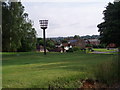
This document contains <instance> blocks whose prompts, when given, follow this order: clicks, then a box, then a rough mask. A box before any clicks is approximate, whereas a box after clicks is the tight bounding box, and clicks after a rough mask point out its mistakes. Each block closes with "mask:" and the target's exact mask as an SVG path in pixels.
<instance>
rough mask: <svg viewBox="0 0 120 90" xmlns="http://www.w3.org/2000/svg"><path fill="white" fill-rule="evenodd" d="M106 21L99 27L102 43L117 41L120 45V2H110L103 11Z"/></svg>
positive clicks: (119, 45)
mask: <svg viewBox="0 0 120 90" xmlns="http://www.w3.org/2000/svg"><path fill="white" fill-rule="evenodd" d="M103 14H104V18H103V19H104V22H102V23H100V24H99V25H98V26H97V27H98V28H99V32H100V40H101V42H102V43H105V44H110V43H115V44H116V45H117V46H118V47H120V2H114V3H109V4H108V6H107V7H106V10H104V11H103Z"/></svg>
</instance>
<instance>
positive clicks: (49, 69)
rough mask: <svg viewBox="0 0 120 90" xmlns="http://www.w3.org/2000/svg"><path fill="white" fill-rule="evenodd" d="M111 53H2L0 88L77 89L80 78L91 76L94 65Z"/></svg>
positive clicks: (105, 59)
mask: <svg viewBox="0 0 120 90" xmlns="http://www.w3.org/2000/svg"><path fill="white" fill-rule="evenodd" d="M112 58H113V55H105V54H85V53H82V52H73V53H62V54H61V53H47V55H46V56H44V55H43V53H39V52H26V53H22V52H18V53H3V58H2V65H3V67H2V70H3V71H2V74H3V78H2V80H3V81H2V83H3V88H48V87H49V86H53V87H61V88H79V87H80V86H81V82H80V80H81V79H86V78H93V79H94V78H95V77H94V74H93V71H94V70H93V69H94V68H96V67H97V64H100V63H103V62H105V61H106V62H109V61H110V60H111V59H112Z"/></svg>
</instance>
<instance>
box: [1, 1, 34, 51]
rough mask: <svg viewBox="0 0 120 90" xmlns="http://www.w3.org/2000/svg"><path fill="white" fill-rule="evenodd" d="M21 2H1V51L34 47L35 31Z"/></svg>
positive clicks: (31, 48)
mask: <svg viewBox="0 0 120 90" xmlns="http://www.w3.org/2000/svg"><path fill="white" fill-rule="evenodd" d="M24 11H25V8H24V6H23V5H22V3H21V2H10V1H7V2H2V51H5V52H6V51H7V52H9V51H31V50H34V49H36V31H35V29H34V28H33V27H32V26H33V22H32V21H31V20H30V19H29V18H28V14H27V13H25V12H24Z"/></svg>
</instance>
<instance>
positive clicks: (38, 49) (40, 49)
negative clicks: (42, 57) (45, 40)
mask: <svg viewBox="0 0 120 90" xmlns="http://www.w3.org/2000/svg"><path fill="white" fill-rule="evenodd" d="M37 51H38V52H44V47H43V46H42V45H37ZM46 52H49V51H48V50H47V49H46Z"/></svg>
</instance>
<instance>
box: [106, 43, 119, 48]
mask: <svg viewBox="0 0 120 90" xmlns="http://www.w3.org/2000/svg"><path fill="white" fill-rule="evenodd" d="M116 47H117V46H116V44H114V43H110V44H108V45H107V48H116Z"/></svg>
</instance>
